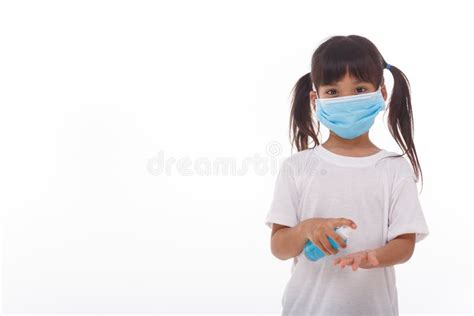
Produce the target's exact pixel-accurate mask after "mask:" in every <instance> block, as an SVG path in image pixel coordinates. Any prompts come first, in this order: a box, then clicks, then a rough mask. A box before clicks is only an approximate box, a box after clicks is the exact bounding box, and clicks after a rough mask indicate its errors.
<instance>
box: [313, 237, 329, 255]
mask: <svg viewBox="0 0 474 316" xmlns="http://www.w3.org/2000/svg"><path fill="white" fill-rule="evenodd" d="M315 245H316V246H318V248H319V249H320V250H321V251H322V252H324V254H325V255H326V256H330V255H331V253H330V252H329V251H328V250H327V249H326V247H324V245H323V244H322V243H321V241H320V240H318V241H316V243H315Z"/></svg>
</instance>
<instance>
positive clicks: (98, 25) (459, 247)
mask: <svg viewBox="0 0 474 316" xmlns="http://www.w3.org/2000/svg"><path fill="white" fill-rule="evenodd" d="M468 3H469V2H468V1H465V2H462V1H451V2H449V3H448V2H446V3H445V2H437V3H436V2H433V1H430V2H427V1H423V2H422V1H420V2H415V1H410V2H408V1H396V2H395V1H391V2H383V3H382V2H380V1H350V2H349V1H348V2H340V1H339V2H337V3H336V2H330V1H286V2H281V1H242V0H240V1H3V2H1V5H0V66H1V68H0V78H1V81H0V101H1V102H0V106H1V115H0V134H1V136H0V137H1V146H0V147H1V148H0V150H1V164H0V168H1V169H0V174H1V180H0V181H1V182H0V183H1V187H0V189H1V191H0V192H1V198H0V203H1V205H0V209H1V221H0V223H1V227H0V229H1V238H2V243H1V245H2V257H1V264H2V270H1V272H2V273H1V285H2V286H1V291H2V295H1V311H0V313H2V314H8V313H14V312H23V313H40V312H44V313H55V312H66V313H72V312H78V313H101V312H104V313H105V312H109V313H118V312H124V313H138V312H147V313H160V312H163V313H172V312H183V313H192V312H202V313H212V312H220V313H227V312H239V313H263V312H269V313H275V314H278V313H279V312H280V308H281V295H282V293H283V289H284V286H285V284H286V282H287V281H288V279H289V276H290V274H289V273H290V266H291V260H288V261H280V260H278V259H276V258H275V257H273V256H272V254H271V252H270V230H269V229H268V227H266V226H265V225H264V218H265V215H266V212H267V211H268V208H269V206H270V200H271V197H272V193H273V186H274V181H275V176H276V171H277V169H278V164H279V163H280V162H281V160H282V159H284V158H285V157H288V156H289V155H290V154H291V152H290V146H289V142H288V120H289V106H290V105H289V101H290V89H291V88H292V87H293V85H294V84H295V83H296V80H297V79H298V78H300V77H301V76H302V75H304V74H306V73H307V72H309V70H310V59H311V55H312V53H313V51H314V50H315V49H316V47H317V46H318V45H319V44H320V43H321V42H322V41H323V40H325V39H327V38H328V37H329V36H332V35H350V34H357V35H362V36H365V37H367V38H369V39H370V40H371V41H373V42H374V44H375V45H376V46H377V47H378V48H379V50H380V51H381V53H382V55H383V56H384V57H385V59H386V60H387V62H388V63H390V64H393V65H395V66H397V67H399V68H400V69H401V70H402V71H404V72H405V74H406V75H407V77H408V79H409V80H410V83H411V87H412V93H413V94H412V101H413V111H414V118H415V141H416V146H417V150H418V154H419V157H420V162H421V165H422V169H423V172H424V180H425V183H424V187H423V191H422V192H421V194H420V199H421V203H422V206H423V210H424V214H425V217H426V220H427V222H428V225H429V229H430V236H429V237H427V239H426V240H424V241H422V242H420V243H419V244H417V246H416V250H415V254H414V255H413V257H412V258H411V259H410V261H409V262H407V263H406V264H403V265H398V266H397V267H396V270H397V287H398V291H399V306H400V312H401V313H403V314H405V313H422V312H426V313H444V314H449V313H470V312H471V299H472V233H471V231H472V224H471V222H472V212H473V207H472V193H471V189H470V188H469V186H471V188H472V173H471V171H472V170H471V169H472V168H471V166H470V165H468V163H469V162H472V156H471V154H472V150H471V149H470V148H471V146H472V140H471V139H469V137H470V136H471V137H472V126H473V124H472V114H473V111H472V107H473V102H472V91H473V90H472V73H473V66H472V64H473V61H472V56H473V51H472V49H471V47H468V45H467V44H468V43H472V31H469V30H472V29H473V25H472V24H473V23H472V10H470V8H468V7H467V4H468ZM385 78H386V80H387V82H388V83H390V84H391V83H392V82H393V80H392V77H391V75H390V73H389V72H388V71H385ZM389 90H391V89H390V85H389ZM323 135H324V139H325V138H326V137H327V135H328V133H327V130H325V129H323ZM371 138H372V140H373V141H374V142H375V144H376V145H378V146H379V147H383V148H386V149H388V150H394V151H398V152H399V149H398V147H397V145H396V143H395V142H394V141H393V139H392V138H391V136H390V135H389V132H388V129H387V125H386V123H384V122H383V120H382V116H381V115H380V116H379V117H378V118H377V122H376V124H375V125H374V127H373V129H372V130H371ZM160 157H161V158H160ZM261 158H267V159H269V160H268V161H267V162H266V163H264V167H263V169H262V168H260V169H255V168H254V167H255V164H256V163H257V161H261ZM160 159H161V160H160ZM219 159H227V161H229V159H230V161H232V162H234V163H235V164H236V166H237V169H238V171H240V172H239V173H238V174H237V173H230V174H227V175H226V174H224V173H223V172H220V173H219V172H214V171H212V170H211V173H210V174H208V175H206V170H207V169H206V167H208V166H210V165H212V164H214V163H215V162H217V161H219ZM178 161H180V162H179V163H178ZM164 164H168V166H169V169H168V170H160V166H161V167H163V165H164ZM275 166H276V167H275ZM247 167H248V168H247ZM265 168H267V169H265ZM335 216H337V214H335ZM354 273H357V272H354Z"/></svg>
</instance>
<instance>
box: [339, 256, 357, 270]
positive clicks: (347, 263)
mask: <svg viewBox="0 0 474 316" xmlns="http://www.w3.org/2000/svg"><path fill="white" fill-rule="evenodd" d="M353 261H354V258H345V259H344V260H343V261H342V265H341V268H344V267H345V266H346V265H351V264H352V262H353Z"/></svg>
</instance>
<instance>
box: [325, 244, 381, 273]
mask: <svg viewBox="0 0 474 316" xmlns="http://www.w3.org/2000/svg"><path fill="white" fill-rule="evenodd" d="M378 264H379V260H378V259H377V256H376V252H375V249H369V250H364V251H359V252H355V253H351V254H348V255H346V256H342V257H339V258H337V259H335V260H334V261H333V265H340V266H341V268H344V267H345V266H346V265H352V270H353V271H356V270H357V268H359V267H360V268H362V269H368V268H371V267H375V266H377V265H378Z"/></svg>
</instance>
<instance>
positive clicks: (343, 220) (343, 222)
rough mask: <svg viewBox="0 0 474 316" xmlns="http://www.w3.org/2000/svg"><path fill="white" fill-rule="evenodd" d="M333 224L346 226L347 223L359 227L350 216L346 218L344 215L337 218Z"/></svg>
mask: <svg viewBox="0 0 474 316" xmlns="http://www.w3.org/2000/svg"><path fill="white" fill-rule="evenodd" d="M333 224H334V225H335V226H344V225H347V226H349V227H351V228H353V229H356V228H357V224H356V223H355V222H354V221H353V220H351V219H348V218H344V217H340V218H336V219H335V220H334V222H333Z"/></svg>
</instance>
